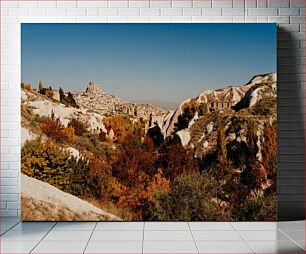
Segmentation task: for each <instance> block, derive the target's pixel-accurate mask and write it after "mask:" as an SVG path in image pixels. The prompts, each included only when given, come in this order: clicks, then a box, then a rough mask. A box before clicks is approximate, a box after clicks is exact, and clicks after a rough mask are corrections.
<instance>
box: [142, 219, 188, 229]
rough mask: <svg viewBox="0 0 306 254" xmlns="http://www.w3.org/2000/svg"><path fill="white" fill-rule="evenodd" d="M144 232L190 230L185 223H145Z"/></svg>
mask: <svg viewBox="0 0 306 254" xmlns="http://www.w3.org/2000/svg"><path fill="white" fill-rule="evenodd" d="M145 230H190V229H189V226H188V223H187V222H157V221H156V222H154V221H151V222H145Z"/></svg>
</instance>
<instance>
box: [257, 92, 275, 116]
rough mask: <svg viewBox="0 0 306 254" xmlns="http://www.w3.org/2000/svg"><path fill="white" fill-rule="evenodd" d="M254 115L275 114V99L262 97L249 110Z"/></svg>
mask: <svg viewBox="0 0 306 254" xmlns="http://www.w3.org/2000/svg"><path fill="white" fill-rule="evenodd" d="M251 112H252V113H253V114H255V115H262V116H269V115H272V114H273V113H276V98H275V97H273V96H268V97H263V98H261V99H260V100H259V101H257V103H256V104H255V105H254V106H253V107H252V108H251Z"/></svg>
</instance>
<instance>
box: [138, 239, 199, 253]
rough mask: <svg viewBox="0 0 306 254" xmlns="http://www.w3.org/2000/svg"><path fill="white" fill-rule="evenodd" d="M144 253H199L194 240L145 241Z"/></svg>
mask: <svg viewBox="0 0 306 254" xmlns="http://www.w3.org/2000/svg"><path fill="white" fill-rule="evenodd" d="M143 253H151V254H152V253H172V254H173V253H189V254H192V253H198V251H197V248H196V245H195V243H194V242H193V241H189V242H144V244H143Z"/></svg>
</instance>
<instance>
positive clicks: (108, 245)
mask: <svg viewBox="0 0 306 254" xmlns="http://www.w3.org/2000/svg"><path fill="white" fill-rule="evenodd" d="M85 253H142V242H89V243H88V246H87V248H86V251H85Z"/></svg>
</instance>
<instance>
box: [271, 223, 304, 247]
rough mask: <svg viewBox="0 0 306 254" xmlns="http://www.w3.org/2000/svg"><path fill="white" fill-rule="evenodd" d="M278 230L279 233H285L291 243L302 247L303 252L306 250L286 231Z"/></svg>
mask: <svg viewBox="0 0 306 254" xmlns="http://www.w3.org/2000/svg"><path fill="white" fill-rule="evenodd" d="M276 230H278V231H279V232H281V233H283V234H284V235H285V236H286V237H287V238H289V240H290V241H292V242H294V243H295V244H296V245H298V246H299V247H301V248H302V249H303V250H305V248H304V247H303V246H301V245H300V244H299V243H298V242H296V241H295V240H294V239H293V238H291V237H290V236H289V235H287V234H286V233H285V231H283V230H281V229H279V228H276Z"/></svg>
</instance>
